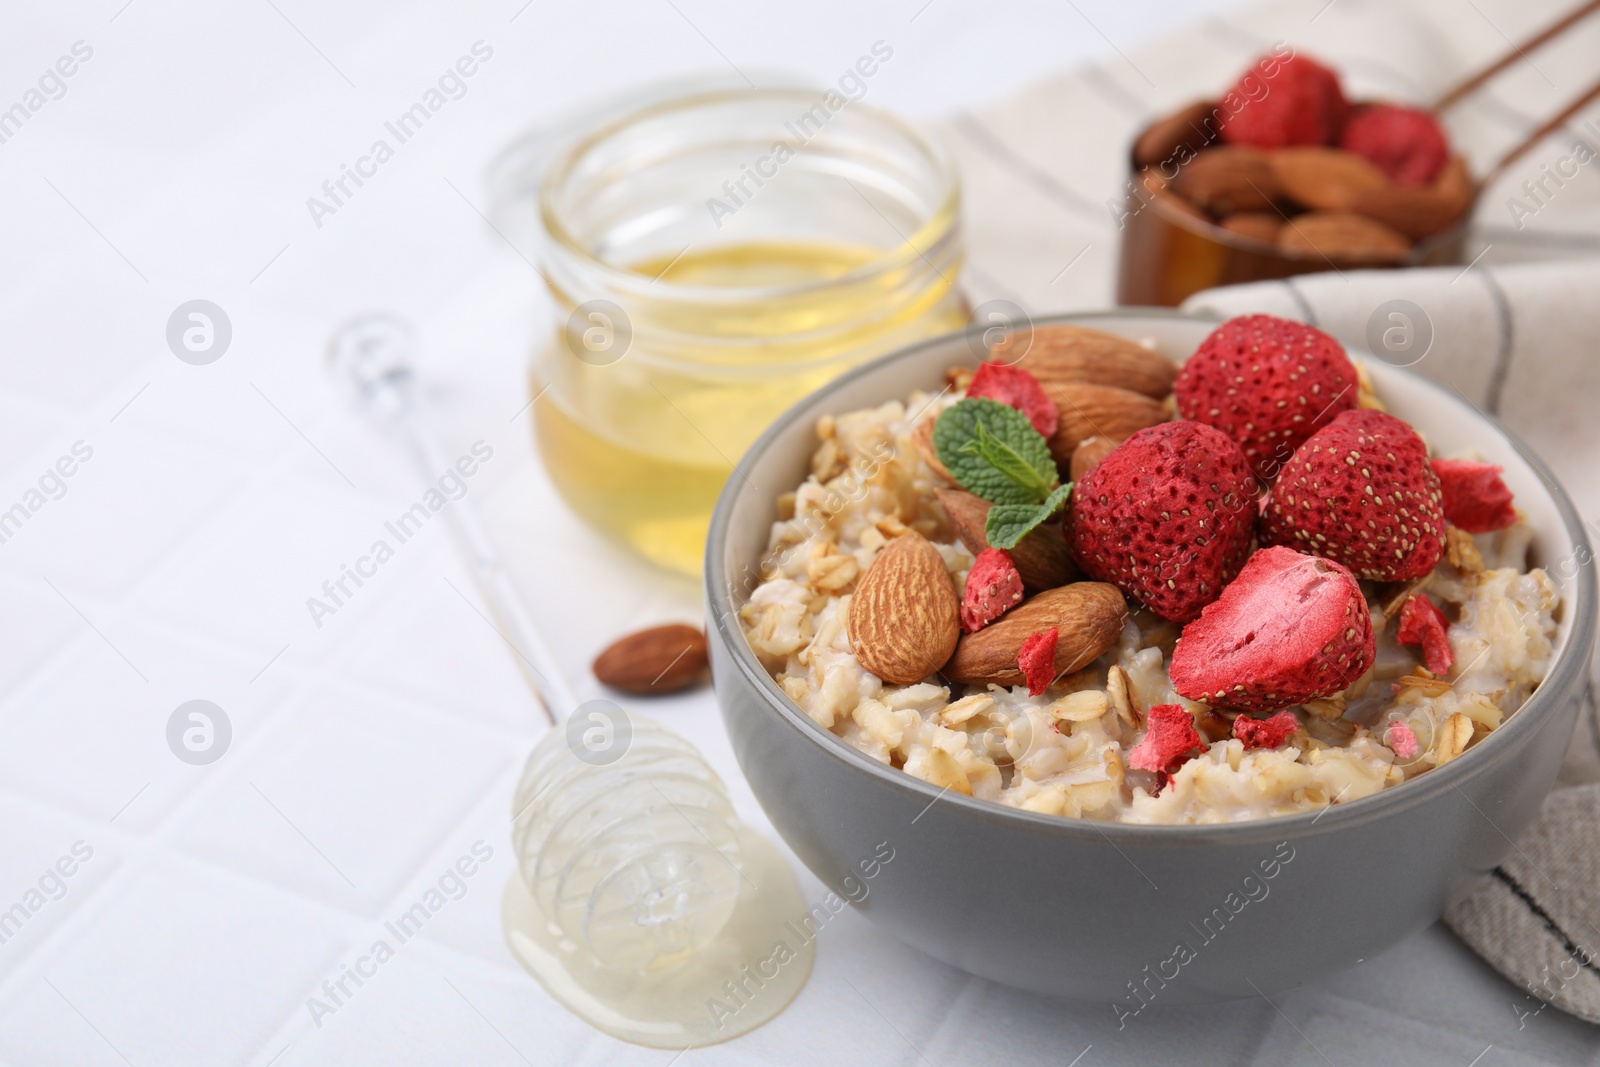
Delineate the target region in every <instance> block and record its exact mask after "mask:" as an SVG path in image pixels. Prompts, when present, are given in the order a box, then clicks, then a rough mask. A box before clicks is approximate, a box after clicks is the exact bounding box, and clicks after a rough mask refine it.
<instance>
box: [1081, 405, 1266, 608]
mask: <svg viewBox="0 0 1600 1067" xmlns="http://www.w3.org/2000/svg"><path fill="white" fill-rule="evenodd" d="M1255 493H1256V486H1255V479H1254V478H1252V477H1251V475H1250V464H1249V463H1248V462H1246V460H1245V458H1244V453H1243V452H1240V451H1239V446H1238V445H1236V444H1234V443H1233V441H1232V440H1231V439H1230V438H1229V437H1228V435H1227V434H1225V433H1223V432H1221V431H1220V430H1214V429H1212V428H1211V427H1209V426H1205V425H1202V424H1201V423H1198V422H1164V423H1161V424H1160V425H1158V426H1151V427H1149V428H1148V429H1144V430H1140V431H1139V432H1138V433H1136V434H1134V435H1133V436H1132V437H1130V438H1128V439H1127V440H1126V441H1124V442H1122V444H1120V445H1118V446H1117V447H1116V448H1115V449H1113V450H1112V451H1111V453H1110V454H1109V455H1107V456H1106V458H1105V459H1103V460H1101V461H1100V463H1099V464H1098V465H1097V466H1096V467H1095V468H1094V469H1093V470H1091V471H1090V472H1089V473H1088V474H1085V475H1084V476H1083V480H1082V481H1080V482H1079V483H1078V487H1077V489H1075V490H1074V491H1073V494H1072V506H1071V507H1070V508H1069V509H1068V511H1067V518H1066V526H1067V542H1068V544H1070V545H1071V546H1072V551H1073V554H1074V555H1075V556H1076V557H1077V559H1078V563H1079V565H1080V566H1082V567H1083V569H1084V570H1085V571H1087V572H1088V573H1089V574H1091V575H1093V576H1094V577H1096V578H1099V579H1100V580H1102V581H1106V582H1110V583H1112V584H1113V585H1115V586H1117V587H1118V588H1119V589H1121V590H1122V591H1123V592H1125V593H1127V594H1128V595H1129V596H1133V597H1136V598H1138V599H1139V600H1142V601H1143V602H1144V603H1145V605H1146V606H1148V607H1149V608H1150V610H1151V611H1153V612H1155V613H1156V614H1157V615H1159V616H1161V617H1162V618H1164V619H1169V620H1171V621H1172V622H1178V623H1183V622H1188V621H1189V620H1190V619H1192V618H1194V617H1195V616H1197V615H1199V614H1200V609H1201V608H1203V607H1205V606H1206V605H1207V604H1209V603H1211V602H1212V601H1213V600H1215V599H1216V598H1217V597H1218V596H1219V595H1220V594H1221V593H1222V588H1223V586H1225V585H1227V584H1228V582H1229V581H1231V580H1232V579H1233V576H1234V575H1236V574H1238V573H1239V568H1240V567H1242V566H1244V560H1245V556H1247V555H1248V554H1249V552H1250V534H1251V531H1252V530H1253V529H1254V528H1255V520H1256V496H1255Z"/></svg>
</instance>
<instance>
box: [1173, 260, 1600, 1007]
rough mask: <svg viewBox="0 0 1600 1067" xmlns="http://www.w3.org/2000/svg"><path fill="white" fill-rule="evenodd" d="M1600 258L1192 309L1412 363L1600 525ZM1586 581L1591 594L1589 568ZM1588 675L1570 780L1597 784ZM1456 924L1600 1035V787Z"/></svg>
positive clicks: (1398, 279) (1581, 790) (1479, 895)
mask: <svg viewBox="0 0 1600 1067" xmlns="http://www.w3.org/2000/svg"><path fill="white" fill-rule="evenodd" d="M1596 292H1600V259H1593V260H1580V261H1573V262H1567V263H1560V264H1554V263H1549V264H1524V265H1521V266H1513V267H1505V268H1502V269H1498V270H1495V269H1490V268H1486V267H1483V266H1477V267H1470V268H1447V269H1438V270H1417V271H1360V272H1345V273H1335V272H1330V273H1325V274H1317V275H1311V276H1303V277H1300V278H1295V279H1290V280H1288V281H1281V282H1260V283H1257V284H1254V285H1236V286H1229V287H1226V288H1222V289H1213V290H1210V291H1209V292H1204V293H1197V294H1196V295H1195V296H1193V297H1192V298H1190V300H1189V301H1188V302H1187V303H1186V304H1185V305H1184V306H1185V307H1186V308H1188V309H1191V310H1200V311H1210V312H1214V313H1218V314H1223V315H1238V314H1244V313H1247V312H1265V313H1268V314H1273V315H1281V316H1284V317H1287V318H1295V319H1300V320H1303V321H1305V322H1309V323H1311V324H1313V325H1315V326H1318V327H1320V328H1321V329H1324V330H1327V331H1328V332H1329V333H1331V334H1333V335H1334V336H1335V337H1338V338H1339V339H1340V340H1342V341H1344V342H1346V343H1347V344H1351V345H1355V346H1359V347H1362V348H1367V349H1369V350H1371V351H1373V352H1375V353H1376V354H1377V355H1378V356H1380V357H1381V358H1384V359H1386V360H1390V361H1392V362H1395V363H1399V364H1403V365H1409V366H1411V367H1412V368H1413V369H1415V370H1416V371H1418V372H1420V373H1421V374H1423V375H1425V376H1427V377H1428V378H1431V379H1433V380H1434V381H1436V382H1438V383H1440V384H1441V385H1444V386H1446V387H1447V388H1450V389H1452V390H1454V391H1455V392H1457V393H1459V394H1460V395H1461V396H1463V397H1465V398H1466V399H1468V400H1469V401H1471V402H1472V403H1473V404H1475V405H1477V406H1478V407H1479V408H1481V409H1482V410H1484V411H1486V412H1488V413H1490V414H1492V415H1495V416H1498V417H1499V418H1501V419H1502V420H1503V421H1504V422H1505V423H1506V425H1507V426H1508V427H1509V428H1510V429H1511V430H1512V432H1513V433H1515V434H1517V435H1518V436H1519V437H1521V438H1522V439H1523V440H1524V441H1525V442H1527V443H1528V444H1529V445H1530V446H1531V447H1532V448H1533V449H1534V450H1535V451H1536V452H1537V453H1538V454H1539V455H1540V456H1541V457H1543V458H1544V459H1545V461H1546V462H1547V463H1548V464H1549V465H1550V467H1551V469H1552V470H1553V471H1554V473H1555V475H1556V477H1557V479H1558V480H1560V481H1561V483H1562V484H1563V485H1565V486H1566V487H1567V489H1568V491H1569V492H1570V493H1571V494H1572V495H1573V497H1574V500H1575V502H1576V503H1577V505H1578V507H1579V509H1580V512H1581V513H1582V514H1583V515H1584V516H1585V518H1586V520H1587V525H1588V526H1589V536H1590V539H1591V541H1593V540H1595V535H1596V534H1597V533H1600V524H1596V523H1595V521H1594V520H1593V518H1592V516H1594V515H1596V514H1600V507H1597V505H1600V469H1597V468H1596V467H1595V465H1594V457H1595V455H1596V452H1597V449H1600V427H1597V426H1596V424H1595V419H1594V411H1595V410H1596V408H1597V407H1600V360H1597V359H1596V358H1595V355H1596V350H1597V349H1600V303H1597V302H1596V301H1595V300H1594V294H1595V293H1596ZM1577 580H1579V581H1588V582H1592V581H1593V580H1594V567H1593V563H1592V562H1590V563H1589V564H1588V565H1587V566H1585V567H1584V568H1583V569H1582V570H1581V571H1580V572H1579V573H1578V575H1577ZM1594 694H1595V683H1594V679H1593V677H1592V676H1591V678H1590V681H1589V685H1588V687H1587V689H1586V691H1585V692H1584V694H1583V696H1582V698H1581V699H1582V700H1583V702H1584V707H1583V709H1582V714H1581V715H1580V717H1579V722H1578V728H1577V732H1576V734H1575V735H1574V737H1573V740H1572V745H1571V747H1570V749H1569V751H1568V757H1567V762H1566V764H1565V766H1564V767H1563V768H1562V781H1563V782H1564V783H1584V782H1586V783H1594V782H1596V781H1600V721H1597V716H1600V709H1597V708H1596V704H1595V699H1594ZM1445 921H1446V922H1447V923H1448V924H1449V925H1450V927H1451V929H1453V930H1455V932H1456V933H1457V934H1459V935H1460V936H1461V938H1462V939H1463V940H1465V941H1466V942H1467V944H1469V945H1471V946H1472V947H1473V949H1475V950H1476V951H1477V952H1478V954H1479V955H1481V956H1483V957H1484V958H1485V959H1487V960H1488V961H1489V962H1490V963H1491V964H1492V965H1493V966H1494V967H1495V968H1496V969H1497V970H1499V971H1500V972H1501V973H1502V974H1504V975H1505V976H1506V977H1508V978H1510V979H1511V980H1512V981H1514V982H1517V983H1519V984H1521V985H1522V986H1524V987H1526V988H1527V989H1528V990H1529V994H1530V996H1531V997H1532V998H1534V999H1533V1000H1532V1001H1530V1003H1529V1009H1528V1010H1530V1011H1537V1010H1542V1006H1543V1005H1544V1004H1545V1003H1549V1004H1553V1005H1555V1006H1556V1007H1559V1008H1562V1009H1565V1010H1567V1011H1570V1012H1572V1013H1573V1014H1575V1015H1578V1016H1581V1017H1583V1018H1585V1019H1588V1020H1590V1021H1591V1022H1600V785H1595V784H1587V785H1575V784H1574V785H1568V786H1567V787H1566V788H1563V789H1559V790H1557V792H1556V793H1555V794H1553V795H1552V796H1551V797H1550V799H1549V800H1548V801H1547V802H1546V805H1545V808H1544V811H1543V813H1542V815H1541V817H1540V820H1539V822H1538V823H1536V824H1535V825H1534V827H1533V828H1532V829H1531V830H1530V831H1528V833H1526V834H1525V835H1524V836H1523V837H1522V839H1521V840H1520V841H1518V842H1517V844H1516V847H1515V848H1513V849H1512V852H1511V855H1510V856H1509V857H1507V859H1506V860H1505V862H1504V863H1502V864H1501V865H1500V866H1499V867H1497V868H1495V870H1494V872H1493V875H1492V877H1490V878H1488V879H1486V880H1485V882H1484V884H1483V885H1482V886H1481V887H1479V888H1478V889H1477V890H1476V891H1475V892H1474V893H1473V895H1472V896H1470V897H1468V898H1467V899H1466V900H1464V901H1462V902H1461V903H1459V904H1457V905H1456V906H1455V907H1454V908H1452V909H1451V910H1450V912H1449V913H1448V914H1447V915H1446V916H1445Z"/></svg>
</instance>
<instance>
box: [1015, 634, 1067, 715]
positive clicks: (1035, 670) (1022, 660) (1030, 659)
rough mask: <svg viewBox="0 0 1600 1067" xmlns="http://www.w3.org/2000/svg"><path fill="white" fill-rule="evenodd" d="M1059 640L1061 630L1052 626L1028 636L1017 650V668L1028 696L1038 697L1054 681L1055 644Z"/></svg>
mask: <svg viewBox="0 0 1600 1067" xmlns="http://www.w3.org/2000/svg"><path fill="white" fill-rule="evenodd" d="M1060 639H1061V628H1060V627H1059V626H1052V627H1050V629H1048V630H1042V631H1040V632H1039V633H1036V634H1032V635H1030V636H1029V638H1028V639H1027V640H1026V641H1024V642H1022V647H1021V648H1019V649H1017V666H1018V667H1021V668H1022V676H1023V677H1024V678H1026V679H1027V680H1028V695H1029V696H1035V697H1036V696H1038V695H1039V694H1040V693H1042V692H1044V691H1045V690H1046V689H1048V688H1050V683H1051V682H1053V681H1055V680H1056V642H1057V641H1059V640H1060Z"/></svg>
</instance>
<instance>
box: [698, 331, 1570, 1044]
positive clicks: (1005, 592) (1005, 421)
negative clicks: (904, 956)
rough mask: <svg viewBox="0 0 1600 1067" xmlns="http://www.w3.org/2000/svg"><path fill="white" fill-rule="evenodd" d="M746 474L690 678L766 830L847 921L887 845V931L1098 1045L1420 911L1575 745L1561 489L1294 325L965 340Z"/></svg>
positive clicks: (1429, 907)
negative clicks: (711, 693) (1055, 1012)
mask: <svg viewBox="0 0 1600 1067" xmlns="http://www.w3.org/2000/svg"><path fill="white" fill-rule="evenodd" d="M739 467H740V474H741V475H742V476H741V477H736V478H734V479H732V480H731V481H730V483H729V485H728V487H727V489H726V490H725V491H724V494H723V497H722V500H721V502H720V504H719V506H718V511H717V515H716V518H715V519H714V521H713V525H712V533H711V538H710V541H709V544H708V550H707V562H706V581H707V596H708V603H709V610H710V615H711V618H712V620H713V623H712V626H711V628H710V630H711V652H712V662H713V669H714V674H715V678H716V684H717V690H718V696H719V700H720V702H721V704H722V709H723V716H724V720H725V722H726V724H727V726H728V729H729V734H730V737H731V739H732V741H733V744H734V749H735V752H736V753H737V755H738V757H739V760H740V763H741V766H742V768H743V769H744V771H745V774H746V776H747V777H748V779H749V780H750V783H751V786H752V788H753V790H754V791H755V793H756V796H757V798H758V799H759V800H760V802H761V803H762V805H763V807H764V808H765V810H766V811H767V813H768V815H769V816H770V817H771V819H772V821H773V823H774V825H775V826H776V827H777V829H778V830H779V832H780V833H781V834H782V835H783V836H784V837H785V839H786V840H787V841H788V842H789V844H790V845H791V847H793V848H794V850H795V851H796V853H797V854H798V855H799V856H800V857H801V859H802V860H803V861H804V862H805V863H806V864H807V866H809V867H810V868H811V869H812V871H813V872H814V873H816V874H817V876H818V877H819V878H821V879H822V880H823V881H824V882H825V883H827V884H828V885H829V886H830V887H832V888H834V889H835V890H836V891H839V892H845V891H846V890H848V889H850V887H851V886H852V885H853V884H856V883H857V882H858V881H859V871H858V867H859V865H860V863H862V862H870V861H871V859H872V857H874V856H875V855H879V854H880V852H879V851H878V850H879V849H880V848H881V846H884V845H887V846H888V847H891V848H893V849H894V850H895V852H894V854H895V856H896V859H895V861H894V863H893V864H888V865H882V866H881V868H878V869H876V877H875V878H874V880H873V881H872V883H871V886H870V888H871V892H870V893H869V894H867V895H866V896H865V897H862V898H861V900H860V903H859V904H858V907H859V908H860V909H861V910H862V912H863V914H865V915H866V916H867V917H868V918H869V919H870V920H872V921H874V922H876V923H878V924H880V925H882V926H884V927H885V928H887V929H888V930H890V931H891V932H892V933H894V934H895V935H897V936H898V937H900V938H901V939H903V940H905V941H907V942H909V943H910V944H912V945H915V946H916V947H918V948H921V949H922V950H924V951H926V952H928V953H929V954H931V955H933V956H935V957H937V958H939V959H942V960H944V961H946V962H949V963H951V964H953V965H955V966H958V967H962V968H963V969H966V970H968V971H971V972H973V973H976V974H980V975H983V976H985V977H989V978H992V979H994V980H997V981H1001V982H1005V983H1007V984H1011V985H1016V986H1020V987H1023V988H1028V989H1032V990H1036V991H1039V992H1043V993H1048V994H1054V995H1062V996H1070V997H1074V998H1079V999H1103V1000H1104V1001H1105V1002H1106V1003H1107V1005H1108V1010H1110V1011H1113V1012H1114V1013H1115V1016H1116V1018H1117V1019H1118V1020H1119V1021H1120V1022H1121V1023H1122V1024H1123V1025H1126V1020H1127V1019H1128V1018H1129V1017H1131V1016H1133V1015H1136V1014H1137V1013H1138V1012H1140V1011H1142V1010H1143V1007H1144V1006H1146V1005H1148V1004H1149V1003H1152V1002H1155V1001H1158V1000H1160V1001H1165V1002H1169V1003H1179V1002H1186V1001H1198V1000H1211V999H1219V998H1225V997H1233V996H1249V995H1253V993H1254V989H1255V988H1257V987H1258V988H1260V989H1263V990H1265V989H1269V988H1272V987H1284V986H1288V985H1293V984H1296V983H1298V982H1302V981H1306V980H1309V979H1311V978H1314V977H1317V976H1319V975H1322V974H1326V973H1329V972H1332V971H1334V970H1337V969H1340V968H1342V967H1346V966H1349V965H1351V964H1353V963H1355V962H1356V961H1358V960H1360V959H1364V958H1368V957H1370V956H1372V955H1374V954H1376V953H1377V952H1379V951H1382V950H1383V949H1384V948H1385V947H1387V946H1388V945H1390V944H1393V943H1394V942H1395V941H1396V940H1399V939H1401V938H1403V937H1405V936H1408V935H1409V934H1411V933H1413V932H1415V931H1416V930H1418V929H1420V928H1421V927H1423V926H1425V925H1427V924H1428V923H1430V922H1432V921H1434V920H1435V919H1437V917H1438V916H1439V914H1440V913H1441V912H1442V911H1443V910H1444V908H1445V907H1446V906H1447V904H1448V903H1449V902H1450V901H1451V900H1453V899H1454V898H1455V897H1456V896H1457V895H1459V894H1461V893H1463V892H1465V891H1466V890H1467V889H1469V888H1470V887H1471V885H1472V884H1473V881H1474V879H1475V878H1476V877H1478V876H1481V875H1482V874H1483V873H1484V872H1487V871H1488V870H1490V869H1492V868H1493V866H1494V865H1495V863H1496V862H1498V860H1499V858H1500V856H1501V855H1502V854H1503V853H1504V851H1505V850H1507V849H1508V848H1509V847H1510V845H1509V841H1510V840H1511V839H1512V838H1514V837H1515V835H1516V834H1517V833H1518V832H1520V831H1521V830H1522V829H1523V828H1524V827H1525V826H1526V825H1527V823H1528V822H1529V821H1530V820H1531V819H1532V818H1533V816H1534V814H1535V813H1536V811H1537V808H1538V805H1539V803H1540V801H1541V800H1542V799H1543V796H1544V794H1545V792H1546V791H1547V790H1548V789H1549V786H1550V784H1551V782H1552V781H1553V780H1554V776H1555V773H1556V770H1557V768H1558V766H1559V763H1560V760H1561V757H1562V754H1563V753H1564V751H1565V747H1566V742H1567V740H1568V738H1569V737H1570V735H1571V733H1572V728H1573V724H1574V722H1575V720H1576V716H1577V714H1578V706H1577V703H1576V702H1575V700H1574V699H1573V697H1574V695H1575V693H1576V692H1577V690H1578V688H1579V687H1580V686H1581V684H1582V681H1583V679H1584V678H1585V677H1586V674H1585V672H1586V664H1587V660H1588V656H1589V652H1590V649H1591V647H1592V644H1593V637H1594V627H1595V592H1594V584H1593V576H1592V575H1593V572H1592V564H1591V555H1590V550H1589V546H1588V543H1587V541H1586V539H1585V535H1584V532H1583V527H1582V525H1581V523H1580V521H1579V520H1578V518H1577V515H1576V513H1575V512H1574V510H1573V508H1572V506H1571V504H1570V502H1569V501H1568V500H1567V498H1566V496H1565V494H1564V493H1563V492H1562V491H1561V490H1560V488H1559V487H1558V486H1557V485H1556V484H1555V483H1554V481H1553V479H1552V478H1551V477H1550V475H1549V473H1548V471H1546V470H1545V469H1544V468H1543V466H1542V465H1541V464H1539V463H1538V461H1537V460H1536V459H1535V458H1533V457H1532V456H1531V455H1529V454H1528V453H1527V451H1526V449H1524V448H1522V447H1521V446H1519V445H1518V444H1516V443H1515V442H1514V441H1513V440H1511V439H1510V438H1509V437H1508V436H1507V435H1506V434H1505V433H1504V431H1502V430H1501V429H1500V428H1498V427H1497V426H1496V425H1495V424H1494V423H1493V422H1492V421H1491V420H1490V419H1488V418H1487V417H1486V416H1484V415H1483V414H1481V413H1480V412H1478V411H1477V410H1476V409H1474V408H1473V407H1472V406H1471V405H1470V404H1468V403H1466V402H1465V401H1464V400H1462V399H1461V398H1460V397H1459V395H1458V394H1456V393H1454V392H1452V391H1450V390H1448V389H1445V388H1441V387H1440V386H1437V385H1435V384H1433V383H1431V382H1429V381H1427V380H1425V379H1423V378H1422V377H1420V376H1418V375H1416V374H1414V373H1412V372H1410V371H1407V370H1403V369H1399V368H1395V367H1392V366H1390V365H1388V364H1386V363H1384V362H1382V361H1381V360H1379V359H1377V358H1375V357H1372V356H1370V355H1367V354H1365V353H1362V352H1360V351H1354V350H1352V351H1348V352H1347V351H1346V350H1345V349H1344V348H1342V347H1341V346H1339V345H1338V343H1337V342H1335V341H1333V340H1332V339H1331V338H1328V337H1326V336H1325V335H1322V334H1320V333H1318V332H1317V331H1314V330H1311V329H1310V328H1308V327H1303V326H1300V325H1299V324H1293V323H1284V322H1281V321H1280V320H1269V319H1266V317H1263V316H1253V317H1250V318H1248V319H1241V320H1233V321H1231V322H1229V323H1220V324H1219V323H1218V322H1217V321H1215V320H1212V319H1207V318H1200V317H1195V316H1188V315H1182V314H1177V313H1162V312H1154V311H1146V310H1130V311H1126V312H1108V313H1103V314H1094V315H1072V316H1061V317H1057V318H1053V319H1049V320H1041V321H1039V322H1036V323H1034V324H1033V326H1032V328H1031V329H1030V330H1028V331H1025V332H1024V333H1022V334H1018V335H1012V336H1009V337H1006V338H1003V339H1000V340H998V341H997V342H995V343H994V344H993V346H992V348H986V346H985V340H984V338H983V336H982V335H980V334H978V333H977V332H975V331H968V332H967V333H965V334H955V335H950V336H947V337H944V338H940V339H936V340H934V341H931V342H927V343H924V344H921V345H918V346H914V347H911V348H908V349H904V350H902V351H900V352H898V353H895V354H893V355H890V356H888V357H885V358H883V359H882V360H879V361H877V362H875V363H873V364H871V365H869V366H867V367H864V368H862V369H860V370H859V371H857V372H854V373H853V374H851V375H848V376H846V377H845V378H843V379H840V380H839V381H838V382H835V383H833V384H832V385H830V386H828V387H826V388H824V389H823V390H821V391H819V392H817V393H815V394H812V395H811V396H810V397H808V398H806V399H805V400H804V401H802V402H801V403H800V404H799V405H797V406H796V407H795V408H794V409H792V410H791V411H790V412H789V413H788V414H787V415H786V416H785V417H784V418H783V419H782V420H780V422H779V423H778V424H776V425H775V426H774V427H773V428H772V429H771V430H769V431H768V433H767V434H766V435H765V436H764V437H763V438H762V439H761V441H759V442H758V443H757V444H756V446H755V447H754V448H753V449H752V450H751V452H750V453H749V454H748V455H747V456H746V457H745V458H744V460H743V461H742V462H741V463H740V465H739ZM1480 531H1481V532H1480ZM845 895H847V896H849V897H850V899H852V900H854V899H856V897H858V896H860V894H859V893H854V894H852V893H846V894H845ZM1224 935H1226V936H1224Z"/></svg>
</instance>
